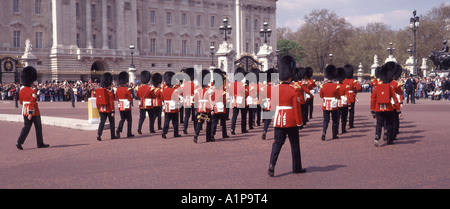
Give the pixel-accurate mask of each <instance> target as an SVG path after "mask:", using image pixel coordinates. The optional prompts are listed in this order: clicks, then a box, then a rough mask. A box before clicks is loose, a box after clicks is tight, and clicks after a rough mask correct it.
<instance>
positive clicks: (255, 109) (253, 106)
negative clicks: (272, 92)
mask: <svg viewBox="0 0 450 209" xmlns="http://www.w3.org/2000/svg"><path fill="white" fill-rule="evenodd" d="M260 72H261V70H260V69H258V68H252V69H251V70H250V73H248V74H247V76H246V78H247V79H248V81H249V85H248V97H247V100H246V101H247V104H248V113H249V114H248V126H249V129H253V128H254V126H255V125H258V126H260V125H261V106H260V105H259V85H260V84H259V73H260Z"/></svg>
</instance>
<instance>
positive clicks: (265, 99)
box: [260, 83, 272, 111]
mask: <svg viewBox="0 0 450 209" xmlns="http://www.w3.org/2000/svg"><path fill="white" fill-rule="evenodd" d="M260 93H261V94H260V99H261V106H262V108H263V110H264V111H270V108H271V98H272V95H271V94H272V85H271V84H270V83H269V84H262V87H261V89H260Z"/></svg>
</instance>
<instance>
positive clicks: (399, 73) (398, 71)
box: [392, 64, 403, 80]
mask: <svg viewBox="0 0 450 209" xmlns="http://www.w3.org/2000/svg"><path fill="white" fill-rule="evenodd" d="M402 72H403V68H402V66H400V65H399V64H397V67H396V68H395V73H394V75H393V76H392V80H398V79H399V78H400V76H402Z"/></svg>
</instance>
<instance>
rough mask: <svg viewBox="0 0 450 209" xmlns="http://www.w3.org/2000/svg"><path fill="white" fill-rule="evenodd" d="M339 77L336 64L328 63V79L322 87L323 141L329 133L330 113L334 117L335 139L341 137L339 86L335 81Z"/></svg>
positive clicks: (326, 76)
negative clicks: (339, 135) (339, 131)
mask: <svg viewBox="0 0 450 209" xmlns="http://www.w3.org/2000/svg"><path fill="white" fill-rule="evenodd" d="M336 77H337V70H336V67H335V66H334V65H328V66H327V67H326V68H325V78H326V79H327V81H326V82H325V83H324V84H323V85H322V87H321V88H320V98H322V99H323V103H322V110H323V132H322V137H321V139H322V141H325V135H326V134H327V129H328V123H329V122H330V114H331V119H332V125H331V127H332V129H331V130H332V133H333V139H339V137H338V136H337V134H338V125H339V122H338V106H337V100H338V99H339V92H338V88H339V87H338V86H337V85H336V84H335V83H334V82H333V80H334V79H336Z"/></svg>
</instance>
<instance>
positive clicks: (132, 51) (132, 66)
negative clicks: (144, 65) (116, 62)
mask: <svg viewBox="0 0 450 209" xmlns="http://www.w3.org/2000/svg"><path fill="white" fill-rule="evenodd" d="M130 49H131V65H130V67H131V68H135V66H134V60H133V55H134V45H133V44H131V45H130Z"/></svg>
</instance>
